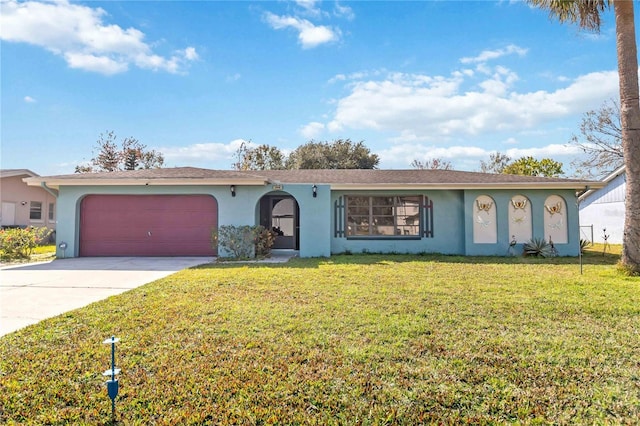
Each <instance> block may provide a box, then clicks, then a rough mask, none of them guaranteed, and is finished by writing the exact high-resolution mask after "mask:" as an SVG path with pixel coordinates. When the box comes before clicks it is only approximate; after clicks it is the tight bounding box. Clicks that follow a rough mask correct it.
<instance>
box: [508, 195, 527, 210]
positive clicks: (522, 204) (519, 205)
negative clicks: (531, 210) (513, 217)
mask: <svg viewBox="0 0 640 426" xmlns="http://www.w3.org/2000/svg"><path fill="white" fill-rule="evenodd" d="M511 205H512V206H513V209H514V210H524V209H525V208H526V207H527V199H526V198H523V199H521V200H515V199H513V198H512V199H511Z"/></svg>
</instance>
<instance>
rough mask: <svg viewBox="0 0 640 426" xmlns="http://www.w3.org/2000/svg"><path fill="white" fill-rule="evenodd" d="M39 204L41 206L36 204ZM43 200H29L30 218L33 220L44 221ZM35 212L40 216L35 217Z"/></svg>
mask: <svg viewBox="0 0 640 426" xmlns="http://www.w3.org/2000/svg"><path fill="white" fill-rule="evenodd" d="M36 204H39V206H36ZM42 204H43V203H42V201H30V202H29V220H30V221H32V222H44V219H43V218H42ZM34 213H38V216H39V217H33V215H34Z"/></svg>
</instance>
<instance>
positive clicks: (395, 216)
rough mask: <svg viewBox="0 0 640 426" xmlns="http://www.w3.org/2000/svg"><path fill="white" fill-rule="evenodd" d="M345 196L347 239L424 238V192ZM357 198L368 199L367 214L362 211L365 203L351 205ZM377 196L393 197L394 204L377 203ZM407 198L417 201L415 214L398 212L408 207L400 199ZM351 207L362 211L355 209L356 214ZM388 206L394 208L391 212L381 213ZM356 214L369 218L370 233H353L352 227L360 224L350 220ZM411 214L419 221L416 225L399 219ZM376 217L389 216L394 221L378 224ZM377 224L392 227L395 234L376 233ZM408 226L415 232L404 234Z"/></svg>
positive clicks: (382, 197)
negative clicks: (351, 211)
mask: <svg viewBox="0 0 640 426" xmlns="http://www.w3.org/2000/svg"><path fill="white" fill-rule="evenodd" d="M344 197H345V204H344V227H345V235H344V236H345V237H346V238H347V239H349V240H420V239H421V238H422V234H423V232H424V223H423V216H424V206H423V204H424V196H423V195H422V194H402V195H399V194H386V195H371V194H366V195H365V194H348V195H345V196H344ZM355 198H360V199H363V198H366V199H367V203H368V205H367V206H366V208H367V210H368V211H367V213H366V214H364V212H363V211H362V210H363V208H364V207H365V206H364V205H356V206H352V205H351V204H352V203H353V202H354V200H353V199H355ZM376 198H377V199H385V198H386V199H389V198H392V199H393V205H391V204H388V203H384V202H377V203H376V202H375V199H376ZM407 198H413V199H414V200H415V203H416V206H415V207H416V208H417V212H416V214H415V215H407V214H406V212H405V214H403V215H401V214H399V212H398V210H399V209H400V208H402V207H405V208H406V205H403V204H402V203H399V202H398V201H399V200H400V199H407ZM350 208H359V209H360V210H361V211H360V212H357V211H354V213H355V214H350V211H349V209H350ZM388 208H391V209H392V210H391V214H380V213H382V212H383V211H384V210H385V209H388ZM376 210H377V211H378V214H374V213H375V212H376ZM354 216H355V217H362V218H365V217H366V218H367V219H368V220H367V222H368V224H367V226H368V234H355V233H353V232H354V231H353V230H352V228H353V229H355V227H357V226H359V225H358V224H357V223H355V222H353V221H351V220H350V218H353V217H354ZM410 216H416V218H415V220H416V221H417V223H415V224H414V225H407V224H406V223H405V224H401V223H399V220H403V219H405V220H406V218H407V217H410ZM374 218H387V220H388V219H389V218H391V219H392V222H393V223H392V224H391V225H378V224H376V220H375V219H374ZM360 226H362V225H360ZM377 226H389V227H392V228H393V235H385V234H376V233H374V232H375V229H376V227H377ZM407 227H413V228H414V229H415V231H414V232H415V233H413V234H404V233H403V230H406V228H407ZM398 232H400V233H398Z"/></svg>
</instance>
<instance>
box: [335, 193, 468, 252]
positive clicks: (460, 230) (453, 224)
mask: <svg viewBox="0 0 640 426" xmlns="http://www.w3.org/2000/svg"><path fill="white" fill-rule="evenodd" d="M345 195H368V196H372V195H375V196H384V195H395V196H399V195H406V196H412V195H425V196H427V197H428V198H429V200H431V201H432V202H433V227H434V229H433V237H431V238H426V237H421V238H419V239H403V238H393V237H391V238H385V239H375V238H348V237H336V236H335V234H334V227H335V218H334V215H333V206H334V203H335V202H336V201H337V200H338V199H339V198H340V197H343V196H345ZM462 195H463V193H462V191H369V192H356V191H334V193H333V194H332V197H331V205H330V211H331V252H332V253H345V252H351V253H361V252H363V251H367V252H372V253H389V252H392V253H443V254H464V214H463V213H464V212H463V197H462ZM343 214H344V213H343Z"/></svg>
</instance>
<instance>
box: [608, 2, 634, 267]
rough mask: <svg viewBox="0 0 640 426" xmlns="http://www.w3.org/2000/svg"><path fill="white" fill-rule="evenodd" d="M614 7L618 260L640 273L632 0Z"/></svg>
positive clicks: (616, 3)
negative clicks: (621, 182)
mask: <svg viewBox="0 0 640 426" xmlns="http://www.w3.org/2000/svg"><path fill="white" fill-rule="evenodd" d="M613 8H614V12H615V16H616V37H617V48H618V74H619V76H620V118H621V122H622V148H623V151H624V164H625V166H626V176H627V192H626V202H625V221H624V237H623V247H622V258H621V261H622V264H623V266H624V267H625V268H626V269H627V270H629V271H630V272H633V273H640V103H639V99H638V96H639V94H638V55H637V47H636V32H635V24H634V17H633V0H615V1H614V3H613Z"/></svg>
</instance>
